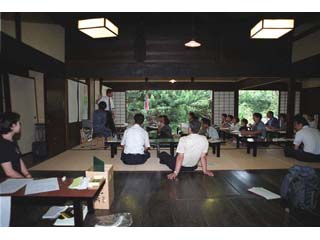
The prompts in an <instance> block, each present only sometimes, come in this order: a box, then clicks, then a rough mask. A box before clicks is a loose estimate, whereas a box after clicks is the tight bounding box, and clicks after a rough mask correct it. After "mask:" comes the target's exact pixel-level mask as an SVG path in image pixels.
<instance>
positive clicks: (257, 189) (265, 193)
mask: <svg viewBox="0 0 320 240" xmlns="http://www.w3.org/2000/svg"><path fill="white" fill-rule="evenodd" d="M248 191H249V192H252V193H255V194H257V195H259V196H261V197H264V198H265V199H267V200H272V199H279V198H281V197H280V195H278V194H275V193H273V192H270V191H269V190H267V189H265V188H262V187H253V188H249V189H248Z"/></svg>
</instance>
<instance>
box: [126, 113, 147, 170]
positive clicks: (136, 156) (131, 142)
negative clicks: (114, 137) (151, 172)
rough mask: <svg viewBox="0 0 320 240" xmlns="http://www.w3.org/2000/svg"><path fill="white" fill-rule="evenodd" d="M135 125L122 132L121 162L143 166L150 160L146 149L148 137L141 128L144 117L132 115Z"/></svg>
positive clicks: (139, 114)
mask: <svg viewBox="0 0 320 240" xmlns="http://www.w3.org/2000/svg"><path fill="white" fill-rule="evenodd" d="M134 121H135V124H134V125H133V126H132V127H130V128H129V129H127V130H126V131H125V132H124V135H123V138H122V141H121V146H122V147H123V148H124V149H123V152H122V154H121V160H122V161H123V162H124V163H125V164H130V165H136V164H143V163H145V162H146V161H147V159H148V158H150V153H149V152H148V149H149V148H150V142H149V135H148V133H147V131H146V130H144V129H143V128H142V127H141V124H142V123H143V121H144V116H143V115H142V114H141V113H138V114H136V115H134Z"/></svg>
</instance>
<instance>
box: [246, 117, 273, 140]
mask: <svg viewBox="0 0 320 240" xmlns="http://www.w3.org/2000/svg"><path fill="white" fill-rule="evenodd" d="M261 119H262V115H261V113H254V114H253V121H254V124H253V126H252V130H251V131H241V134H244V135H245V134H249V135H256V136H261V137H263V138H265V137H266V135H267V129H266V126H265V125H264V123H263V122H262V121H261Z"/></svg>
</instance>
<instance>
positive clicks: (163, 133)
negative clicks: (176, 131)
mask: <svg viewBox="0 0 320 240" xmlns="http://www.w3.org/2000/svg"><path fill="white" fill-rule="evenodd" d="M169 124H170V120H169V118H168V116H166V115H160V116H159V125H158V136H157V137H158V138H172V129H171V127H170V126H169Z"/></svg>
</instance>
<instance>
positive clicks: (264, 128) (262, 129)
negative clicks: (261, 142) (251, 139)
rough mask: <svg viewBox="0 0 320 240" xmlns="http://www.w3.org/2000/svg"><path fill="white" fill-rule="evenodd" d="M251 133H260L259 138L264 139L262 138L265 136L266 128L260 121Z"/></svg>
mask: <svg viewBox="0 0 320 240" xmlns="http://www.w3.org/2000/svg"><path fill="white" fill-rule="evenodd" d="M252 131H254V132H255V131H261V136H262V137H264V138H265V137H266V135H267V130H266V126H265V125H264V123H263V122H261V121H260V122H258V123H256V124H254V125H253V127H252Z"/></svg>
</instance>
